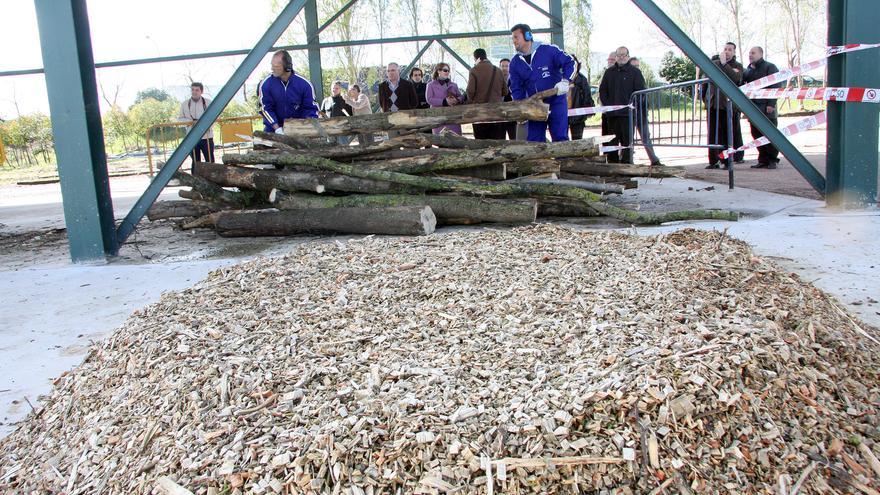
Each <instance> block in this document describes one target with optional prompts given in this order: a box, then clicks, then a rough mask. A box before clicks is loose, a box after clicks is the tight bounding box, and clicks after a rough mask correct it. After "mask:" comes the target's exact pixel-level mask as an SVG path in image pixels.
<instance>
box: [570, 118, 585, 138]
mask: <svg viewBox="0 0 880 495" xmlns="http://www.w3.org/2000/svg"><path fill="white" fill-rule="evenodd" d="M584 127H586V124H584V123H583V122H581V123H580V124H568V130H569V131H571V140H572V141H574V140H575V139H583V138H584Z"/></svg>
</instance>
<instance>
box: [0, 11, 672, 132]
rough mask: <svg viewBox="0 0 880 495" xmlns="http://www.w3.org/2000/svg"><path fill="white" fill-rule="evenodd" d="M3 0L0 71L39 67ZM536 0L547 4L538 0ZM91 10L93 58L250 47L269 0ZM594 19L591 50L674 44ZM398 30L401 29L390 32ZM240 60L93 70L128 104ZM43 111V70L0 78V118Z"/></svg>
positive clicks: (29, 27)
mask: <svg viewBox="0 0 880 495" xmlns="http://www.w3.org/2000/svg"><path fill="white" fill-rule="evenodd" d="M0 2H2V4H3V7H2V8H3V16H2V19H0V47H3V48H0V50H2V56H0V71H3V70H16V69H30V68H38V67H42V57H41V53H40V40H39V32H38V29H37V20H36V13H35V11H34V2H33V1H32V0H0ZM537 3H538V4H539V5H542V4H544V5H546V2H542V1H540V0H539V1H538V2H537ZM88 9H89V22H90V28H91V36H92V48H93V51H94V58H95V61H96V62H106V61H113V60H125V59H135V58H143V57H155V56H169V55H177V54H182V53H194V52H207V51H222V50H231V49H248V48H251V47H253V45H254V43H255V42H256V41H257V39H259V37H260V36H261V35H262V34H263V32H264V31H265V28H266V27H267V26H268V24H269V23H270V22H271V21H272V20H273V14H272V12H271V7H270V2H268V1H244V2H243V1H241V0H212V1H210V2H205V1H204V0H202V1H198V2H197V1H193V0H152V1H151V2H143V1H138V2H135V1H133V0H89V1H88ZM512 19H514V20H515V21H516V22H529V21H532V22H533V23H536V21H535V11H533V10H532V9H531V8H529V7H527V6H526V5H525V4H517V5H516V7H515V10H514V13H513V16H512ZM593 25H594V30H593V34H592V38H591V49H592V50H593V51H594V52H600V53H601V52H610V51H612V50H614V49H615V48H617V47H618V46H620V45H626V46H628V47H629V48H630V52H631V53H632V54H633V55H639V56H640V57H642V58H643V59H647V60H649V61H650V60H652V59H655V60H658V61H659V59H660V57H662V55H663V53H665V52H666V51H668V50H670V49H671V48H672V44H671V43H670V42H669V41H668V40H667V39H666V38H665V37H664V36H663V35H662V34H661V33H660V31H659V30H658V29H657V28H656V27H655V26H654V25H653V24H652V23H651V22H650V21H649V20H648V19H647V18H646V17H645V16H644V14H643V13H642V12H641V11H640V10H639V9H637V8H636V7H635V6H634V5H633V4H632V3H631V2H627V1H621V0H593ZM294 26H295V25H294ZM421 34H425V33H421ZM396 35H404V34H402V33H401V34H397V33H394V34H388V36H396ZM395 46H396V45H385V48H384V50H385V58H384V60H386V61H387V60H390V59H394V58H397V59H399V60H400V61H408V59H409V58H408V57H407V56H406V52H403V51H402V50H403V47H401V46H399V45H397V48H395ZM13 47H14V48H13ZM376 50H377V49H376ZM376 50H372V49H371V52H369V53H368V55H367V61H368V62H372V63H378V56H377V51H376ZM396 51H397V52H396ZM581 58H583V57H581ZM242 59H243V57H227V58H222V59H221V58H218V59H210V60H207V61H191V62H168V63H162V64H149V65H142V66H133V67H123V68H110V69H99V70H98V71H97V75H98V81H99V83H100V84H101V87H102V88H103V90H104V93H105V94H107V96H108V98H110V99H112V98H113V95H114V93H116V90H117V89H118V97H117V102H118V103H119V104H120V105H121V106H123V107H127V106H128V105H130V104H131V103H132V101H133V100H134V98H135V95H136V93H137V91H138V90H141V89H145V88H148V87H164V88H166V89H168V88H172V87H175V86H176V87H177V90H178V92H179V91H180V90H181V88H182V89H184V90H185V87H186V86H187V85H188V79H187V77H186V76H187V75H190V76H192V77H193V79H195V80H200V81H202V82H204V83H205V84H206V85H207V86H208V93H211V90H212V89H213V90H214V91H216V90H218V89H219V87H220V86H221V85H222V84H223V83H224V82H225V81H226V80H227V79H228V77H229V76H230V75H231V74H232V72H233V71H234V70H235V68H236V67H237V66H238V64H239V63H240V62H241V60H242ZM268 60H269V59H268V57H266V59H264V61H263V63H262V64H261V66H260V67H258V68H257V70H256V71H255V74H254V76H253V77H252V79H251V80H250V81H249V82H248V84H250V85H253V84H256V82H257V81H258V77H259V75H260V74H262V73H264V72H266V71H267V70H268V64H269V62H268ZM326 63H327V60H326V57H325V64H326ZM100 94H101V88H99V96H100ZM16 102H17V104H18V108H17V109H16ZM106 106H107V105H106V104H105V103H104V102H103V101H102V108H103V109H106ZM48 110H49V108H48V102H47V98H46V88H45V83H44V81H43V76H42V74H40V75H31V76H20V77H2V78H0V118H4V119H8V118H14V117H15V116H16V114H17V112H20V113H22V114H27V113H31V112H36V111H40V112H43V113H48Z"/></svg>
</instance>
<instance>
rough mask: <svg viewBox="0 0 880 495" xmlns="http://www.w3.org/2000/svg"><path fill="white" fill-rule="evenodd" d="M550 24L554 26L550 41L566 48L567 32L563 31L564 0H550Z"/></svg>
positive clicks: (563, 48)
mask: <svg viewBox="0 0 880 495" xmlns="http://www.w3.org/2000/svg"><path fill="white" fill-rule="evenodd" d="M550 16H551V21H550V24H551V26H552V27H553V28H554V31H553V33H552V34H551V35H550V42H551V43H553V44H554V45H556V46H558V47H559V49H560V50H565V33H564V31H563V25H562V22H563V19H564V17H563V14H562V0H550Z"/></svg>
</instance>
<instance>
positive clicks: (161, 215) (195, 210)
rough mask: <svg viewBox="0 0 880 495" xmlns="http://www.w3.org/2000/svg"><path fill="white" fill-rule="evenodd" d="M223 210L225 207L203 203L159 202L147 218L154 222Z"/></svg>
mask: <svg viewBox="0 0 880 495" xmlns="http://www.w3.org/2000/svg"><path fill="white" fill-rule="evenodd" d="M223 208H225V207H224V206H219V205H216V204H214V203H206V202H203V201H189V200H172V201H157V202H156V203H153V206H151V207H150V209H149V210H148V211H147V218H148V219H149V220H150V221H151V222H154V221H156V220H162V219H165V218H184V217H201V216H204V215H207V214H209V213H214V212H215V211H219V210H221V209H223Z"/></svg>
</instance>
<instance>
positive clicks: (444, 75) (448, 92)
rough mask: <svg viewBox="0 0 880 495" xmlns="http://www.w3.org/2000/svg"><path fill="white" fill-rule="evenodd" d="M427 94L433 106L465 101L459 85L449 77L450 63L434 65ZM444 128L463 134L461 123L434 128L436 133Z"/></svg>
mask: <svg viewBox="0 0 880 495" xmlns="http://www.w3.org/2000/svg"><path fill="white" fill-rule="evenodd" d="M425 96H426V97H427V100H428V104H429V105H431V108H436V107H453V106H455V105H458V104H460V103H462V101H464V97H463V96H462V95H461V91H460V90H459V89H458V85H457V84H455V83H454V82H452V79H450V78H449V64H447V63H445V62H440V63H439V64H437V65H436V66H435V67H434V75H433V78H432V79H431V82H429V83H428V88H427V90H426V91H425ZM443 129H449V130H450V131H452V132H454V133H456V134H458V135H459V136H461V125H460V124H447V125H444V126H441V127H437V128H435V129H434V134H440V132H441V131H442V130H443Z"/></svg>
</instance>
